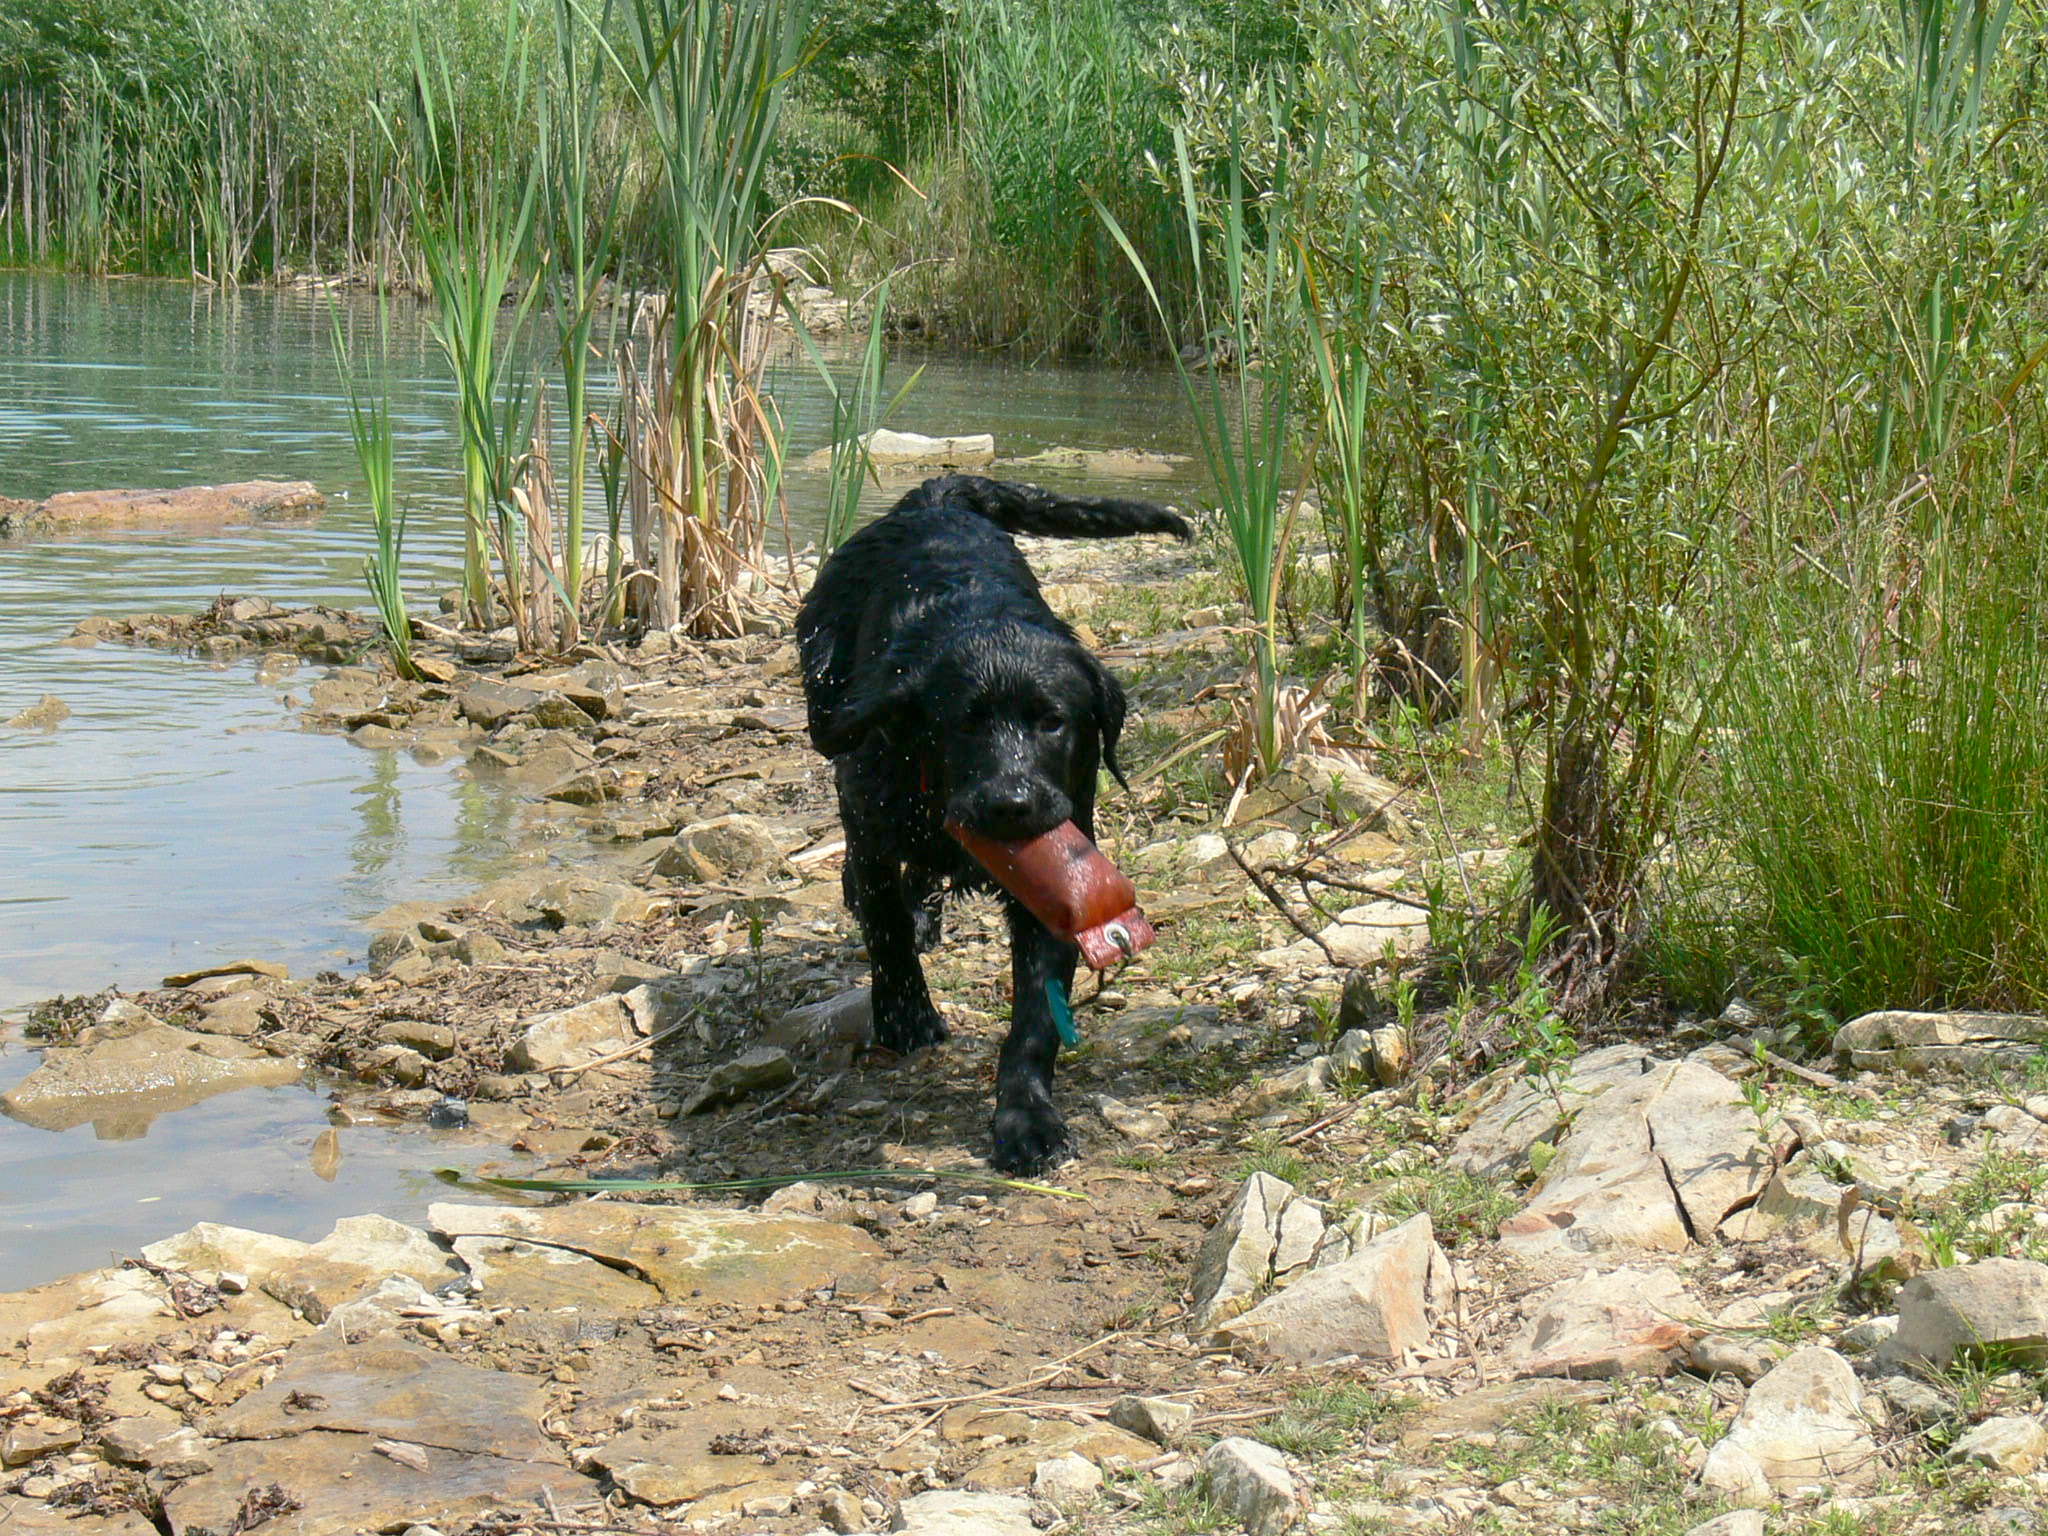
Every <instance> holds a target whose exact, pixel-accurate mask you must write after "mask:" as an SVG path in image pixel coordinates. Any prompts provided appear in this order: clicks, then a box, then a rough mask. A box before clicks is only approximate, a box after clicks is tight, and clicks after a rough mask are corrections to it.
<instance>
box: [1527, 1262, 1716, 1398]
mask: <svg viewBox="0 0 2048 1536" xmlns="http://www.w3.org/2000/svg"><path fill="white" fill-rule="evenodd" d="M1699 1316H1700V1305H1699V1303H1698V1302H1697V1301H1695V1300H1694V1299H1693V1297H1692V1295H1691V1294H1690V1293H1689V1292H1688V1291H1687V1290H1686V1288H1685V1282H1684V1281H1683V1280H1681V1279H1680V1278H1679V1276H1678V1272H1677V1271H1676V1270H1674V1269H1670V1268H1668V1267H1667V1268H1658V1269H1615V1270H1602V1271H1597V1272H1595V1273H1592V1274H1587V1275H1581V1276H1579V1277H1577V1278H1576V1279H1571V1280H1566V1281H1563V1282H1561V1283H1560V1284H1558V1285H1554V1286H1552V1287H1551V1288H1550V1289H1549V1290H1547V1291H1544V1292H1542V1293H1541V1294H1540V1295H1538V1296H1536V1297H1535V1298H1533V1299H1532V1300H1531V1302H1530V1306H1529V1319H1528V1321H1527V1322H1526V1323H1524V1324H1523V1325H1522V1331H1521V1333H1520V1335H1519V1336H1517V1338H1516V1339H1515V1342H1514V1343H1513V1344H1512V1345H1511V1346H1510V1348H1509V1359H1510V1361H1511V1363H1512V1365H1513V1368H1514V1371H1515V1374H1516V1375H1518V1376H1564V1377H1569V1378H1571V1379H1573V1380H1577V1381H1605V1380H1607V1379H1609V1378H1611V1377H1615V1376H1662V1375H1664V1374H1665V1373H1666V1372H1668V1371H1669V1370H1670V1369H1671V1368H1672V1366H1673V1365H1674V1364H1675V1363H1676V1361H1677V1358H1678V1356H1679V1354H1680V1352H1681V1351H1683V1350H1684V1348H1685V1346H1686V1345H1687V1343H1688V1342H1690V1341H1691V1340H1692V1339H1693V1338H1695V1337H1696V1336H1697V1335H1698V1332H1699V1324H1698V1321H1697V1319H1698V1318H1699Z"/></svg>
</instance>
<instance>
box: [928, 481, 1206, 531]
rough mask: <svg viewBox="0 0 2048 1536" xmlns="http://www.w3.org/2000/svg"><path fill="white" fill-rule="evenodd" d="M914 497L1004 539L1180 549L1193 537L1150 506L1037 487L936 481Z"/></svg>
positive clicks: (1179, 521)
mask: <svg viewBox="0 0 2048 1536" xmlns="http://www.w3.org/2000/svg"><path fill="white" fill-rule="evenodd" d="M916 494H917V498H918V499H919V500H921V501H922V502H924V504H925V505H927V506H947V505H951V506H957V507H966V508H967V509H968V510H970V511H972V512H976V513H979V514H980V515H981V516H983V517H985V518H987V519H988V520H989V521H990V522H992V523H994V524H995V525H996V526H997V527H998V528H1000V529H1002V530H1003V531H1004V532H1005V533H1035V534H1040V535H1043V536H1045V537H1048V538H1055V539H1118V538H1123V537H1125V536H1127V535H1129V534H1134V533H1170V534H1172V535H1173V536H1174V537H1175V538H1177V539H1179V540H1181V541H1182V542H1183V543H1185V542H1186V541H1187V540H1189V539H1191V538H1193V537H1194V532H1193V530H1192V529H1190V528H1189V527H1188V525H1187V521H1186V519H1184V518H1183V517H1181V515H1180V514H1179V513H1177V512H1171V511H1168V510H1167V509H1166V508H1165V507H1162V506H1160V505H1158V504H1157V503H1156V502H1150V501H1126V500H1124V499H1123V498H1122V497H1118V496H1068V495H1065V494H1063V493H1061V492H1059V491H1048V490H1046V489H1044V488H1043V487H1042V486H1036V485H1019V484H1017V483H1015V482H1013V481H1009V480H989V479H985V478H983V477H982V476H980V475H941V476H939V477H938V478H937V479H935V480H927V481H925V483H924V484H923V485H921V486H919V487H918V488H917V493H916Z"/></svg>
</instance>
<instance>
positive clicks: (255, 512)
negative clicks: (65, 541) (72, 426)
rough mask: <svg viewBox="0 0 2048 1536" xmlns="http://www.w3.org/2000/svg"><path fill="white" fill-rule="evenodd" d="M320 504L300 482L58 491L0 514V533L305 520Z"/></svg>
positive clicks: (311, 489) (323, 502)
mask: <svg viewBox="0 0 2048 1536" xmlns="http://www.w3.org/2000/svg"><path fill="white" fill-rule="evenodd" d="M17 505H18V504H17ZM326 505H327V498H326V497H325V496H323V495H321V494H320V492H319V491H318V490H316V489H315V488H314V487H313V486H312V485H310V484H308V483H307V482H306V481H304V480H239V481H235V482H232V483H230V484H227V485H188V486H184V487H181V488H179V489H177V490H169V491H64V492H60V493H59V494H58V495H55V496H52V497H50V498H48V499H47V500H45V501H43V502H41V503H39V504H37V505H36V506H35V507H33V508H32V509H30V510H29V511H28V512H27V513H26V514H23V515H19V516H16V517H14V518H11V519H10V518H7V517H4V516H0V533H27V532H42V531H55V530H60V529H65V528H117V527H118V528H162V527H178V526H183V525H195V526H216V525H219V524H224V523H267V522H275V521H279V520H281V519H285V518H295V517H310V516H313V515H316V514H317V513H319V511H320V510H321V509H322V508H323V507H325V506H326Z"/></svg>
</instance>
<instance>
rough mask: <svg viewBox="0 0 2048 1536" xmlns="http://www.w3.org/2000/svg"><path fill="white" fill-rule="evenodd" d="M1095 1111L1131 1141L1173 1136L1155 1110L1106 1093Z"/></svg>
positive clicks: (1170, 1124) (1099, 1096)
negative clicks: (1125, 1101) (1128, 1102)
mask: <svg viewBox="0 0 2048 1536" xmlns="http://www.w3.org/2000/svg"><path fill="white" fill-rule="evenodd" d="M1095 1109H1096V1113H1098V1114H1100V1115H1101V1116H1102V1118H1103V1121H1104V1122H1105V1123H1106V1124H1107V1125H1108V1126H1109V1128H1110V1129H1111V1130H1113V1131H1115V1132H1116V1133H1117V1134H1118V1135H1119V1136H1124V1137H1128V1138H1129V1139H1130V1140H1132V1141H1164V1140H1165V1139H1166V1138H1167V1137H1169V1136H1171V1135H1172V1134H1173V1122H1172V1121H1171V1120H1169V1119H1167V1118H1166V1116H1164V1115H1162V1114H1161V1113H1160V1112H1159V1111H1158V1110H1156V1109H1146V1108H1144V1107H1143V1106H1142V1105H1137V1104H1126V1103H1124V1101H1123V1100H1121V1099H1115V1098H1111V1097H1110V1096H1109V1095H1108V1094H1106V1093H1098V1094H1097V1095H1096V1096H1095ZM1318 1228H1319V1229H1320V1223H1319V1224H1318Z"/></svg>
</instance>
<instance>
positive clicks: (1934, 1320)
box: [1878, 1259, 2048, 1369]
mask: <svg viewBox="0 0 2048 1536" xmlns="http://www.w3.org/2000/svg"><path fill="white" fill-rule="evenodd" d="M1898 1306H1899V1328H1898V1332H1897V1333H1895V1334H1893V1335H1892V1337H1891V1338H1890V1339H1889V1340H1888V1341H1887V1342H1886V1343H1885V1344H1883V1345H1882V1346H1880V1348H1879V1350H1878V1357H1879V1359H1881V1360H1884V1361H1886V1362H1890V1363H1897V1364H1903V1365H1931V1366H1934V1367H1936V1368H1937V1369H1939V1368H1941V1367H1945V1366H1947V1365H1950V1364H1952V1363H1953V1362H1954V1361H1955V1359H1956V1358H1957V1357H1958V1356H1959V1355H1968V1354H1973V1353H1976V1352H1978V1351H1981V1350H1985V1349H1996V1350H1998V1351H1999V1352H2000V1354H2001V1355H2002V1356H2004V1357H2006V1358H2009V1359H2012V1360H2014V1361H2015V1362H2016V1363H2026V1364H2037V1365H2038V1364H2040V1363H2042V1362H2044V1361H2048V1264H2037V1263H2034V1262H2033V1261H2031V1260H2028V1259H1980V1260H1979V1261H1978V1262H1976V1263H1975V1264H1963V1265H1958V1266H1956V1267H1955V1268H1953V1269H1937V1270H1931V1271H1929V1272H1928V1273H1926V1274H1924V1275H1916V1276H1915V1277H1914V1278H1913V1279H1911V1280H1909V1281H1907V1282H1906V1284H1905V1285H1904V1286H1903V1287H1902V1288H1901V1289H1900V1291H1899V1302H1898Z"/></svg>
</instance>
